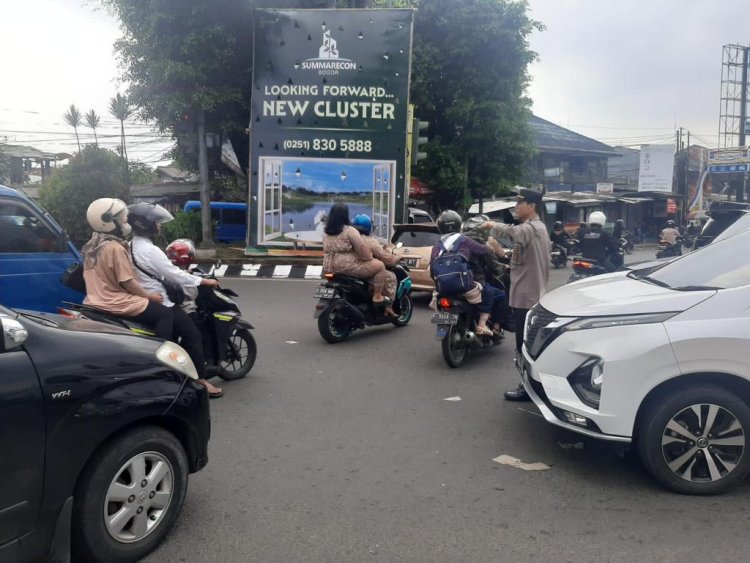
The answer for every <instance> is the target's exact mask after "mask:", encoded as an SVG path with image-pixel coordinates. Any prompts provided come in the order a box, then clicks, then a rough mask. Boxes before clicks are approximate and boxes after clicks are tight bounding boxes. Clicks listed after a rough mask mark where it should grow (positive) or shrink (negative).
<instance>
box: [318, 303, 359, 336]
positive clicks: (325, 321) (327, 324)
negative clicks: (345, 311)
mask: <svg viewBox="0 0 750 563" xmlns="http://www.w3.org/2000/svg"><path fill="white" fill-rule="evenodd" d="M318 332H319V333H320V336H322V337H323V340H325V341H326V342H330V343H331V344H337V343H338V342H343V341H344V340H346V339H347V338H349V334H351V325H350V323H349V319H347V318H346V317H345V316H344V315H342V314H341V313H339V311H338V310H337V309H336V307H329V308H328V309H326V310H325V311H323V314H322V315H320V316H319V317H318Z"/></svg>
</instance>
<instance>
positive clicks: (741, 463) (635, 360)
mask: <svg viewBox="0 0 750 563" xmlns="http://www.w3.org/2000/svg"><path fill="white" fill-rule="evenodd" d="M748 245H750V231H747V230H746V231H744V232H742V233H740V234H738V235H736V236H734V237H730V238H727V239H725V240H722V241H718V242H714V243H713V244H711V245H710V246H707V247H705V248H702V249H700V250H697V251H694V252H692V253H689V254H686V255H684V256H682V257H679V258H675V259H673V260H671V261H668V262H666V263H664V264H655V265H653V266H652V267H650V268H647V269H639V270H636V271H630V272H617V273H613V274H608V275H604V276H599V277H598V278H592V279H591V280H583V281H579V282H577V283H574V284H570V285H566V286H563V287H562V288H560V289H557V290H555V291H552V292H550V293H548V294H547V295H545V296H544V297H543V298H542V299H541V301H540V303H539V304H537V305H536V306H535V307H534V308H533V309H531V311H530V312H529V314H528V317H527V321H526V327H525V341H524V348H523V358H522V360H521V364H520V369H521V372H522V378H523V381H524V385H525V387H526V390H527V391H528V392H529V395H530V396H531V397H532V399H533V400H534V402H535V403H536V405H537V406H538V407H539V409H540V410H541V412H542V414H543V415H544V417H545V419H546V420H547V421H548V422H550V423H552V424H555V425H557V426H561V427H564V428H567V429H569V430H573V431H575V432H578V433H581V434H584V435H587V436H591V437H594V438H601V439H605V440H610V441H613V442H620V443H632V444H633V445H634V446H635V448H636V450H637V451H638V453H639V454H640V457H641V459H642V460H643V463H644V465H645V466H646V467H647V469H648V470H649V471H650V472H651V474H652V475H653V476H654V477H655V478H656V479H657V480H658V481H659V482H661V483H662V484H663V485H664V486H666V487H668V488H670V489H672V490H674V491H678V492H682V493H689V494H715V493H721V492H724V491H727V490H729V489H731V488H732V487H734V486H736V485H738V484H739V483H741V482H742V481H744V479H745V477H746V476H747V475H748V473H749V472H750V449H748V448H750V406H749V405H748V403H749V401H750V359H749V358H748V355H747V346H748V338H750V265H749V264H748V262H747V259H746V257H745V253H744V249H745V248H747V247H748Z"/></svg>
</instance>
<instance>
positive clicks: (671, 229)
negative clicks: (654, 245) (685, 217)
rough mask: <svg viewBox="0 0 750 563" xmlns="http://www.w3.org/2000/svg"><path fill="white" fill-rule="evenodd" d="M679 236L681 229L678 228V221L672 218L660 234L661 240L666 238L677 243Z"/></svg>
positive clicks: (669, 241)
mask: <svg viewBox="0 0 750 563" xmlns="http://www.w3.org/2000/svg"><path fill="white" fill-rule="evenodd" d="M679 236H680V231H679V229H677V223H675V222H674V221H672V220H669V221H667V226H666V228H664V229H663V230H662V231H661V233H660V234H659V237H660V238H661V240H665V241H667V242H668V243H669V244H677V237H679Z"/></svg>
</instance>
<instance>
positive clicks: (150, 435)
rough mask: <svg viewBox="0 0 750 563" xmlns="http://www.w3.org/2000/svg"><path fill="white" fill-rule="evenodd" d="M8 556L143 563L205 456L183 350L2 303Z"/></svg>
mask: <svg viewBox="0 0 750 563" xmlns="http://www.w3.org/2000/svg"><path fill="white" fill-rule="evenodd" d="M0 333H2V338H0V428H1V429H2V431H0V452H1V453H0V561H3V562H4V561H13V562H21V561H68V560H69V559H68V558H69V557H70V558H71V559H70V560H72V561H96V562H104V561H106V562H108V563H110V562H124V561H136V560H138V559H140V558H142V557H143V556H145V555H146V554H147V553H149V552H150V551H151V550H153V549H154V548H155V547H156V546H157V545H158V544H159V542H160V541H161V540H162V538H163V537H164V536H165V535H166V534H167V532H168V531H169V529H170V528H171V527H172V525H173V524H174V522H175V520H176V519H177V516H178V514H179V511H180V508H181V506H182V503H183V501H184V499H185V494H186V491H187V484H188V474H189V473H193V472H195V471H198V470H200V469H201V468H203V467H204V466H205V464H206V462H207V461H208V457H207V445H208V439H209V435H210V416H209V407H208V395H207V392H206V389H205V388H204V387H203V386H201V385H198V384H197V383H196V380H197V374H196V373H195V367H194V366H193V364H192V362H191V361H190V358H189V357H188V356H187V354H186V353H185V351H184V350H183V349H182V348H180V347H179V346H177V345H176V344H173V343H171V342H163V341H161V340H156V339H151V338H144V337H140V336H135V335H133V334H132V333H130V332H129V331H126V330H124V329H120V328H117V327H113V326H109V325H104V324H101V323H96V322H93V321H89V320H82V319H77V320H74V319H67V318H65V317H62V316H58V315H48V314H44V313H26V312H16V311H12V310H10V309H6V308H4V307H2V306H0Z"/></svg>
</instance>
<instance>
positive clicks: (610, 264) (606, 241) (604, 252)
mask: <svg viewBox="0 0 750 563" xmlns="http://www.w3.org/2000/svg"><path fill="white" fill-rule="evenodd" d="M606 222H607V217H606V215H604V213H602V212H601V211H594V212H593V213H592V214H591V215H589V223H588V224H589V228H588V229H587V230H586V233H585V234H584V235H583V239H582V240H581V241H580V245H581V254H582V255H583V257H584V258H588V259H590V260H596V261H597V262H598V263H600V264H601V265H603V266H604V267H605V268H606V269H607V270H608V271H610V272H613V271H614V270H615V268H617V267H618V266H620V265H621V264H620V262H621V260H620V248H619V246H618V244H617V243H615V241H614V239H613V238H612V236H611V235H610V234H609V233H608V232H606V231H604V230H603V227H604V224H605V223H606Z"/></svg>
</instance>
